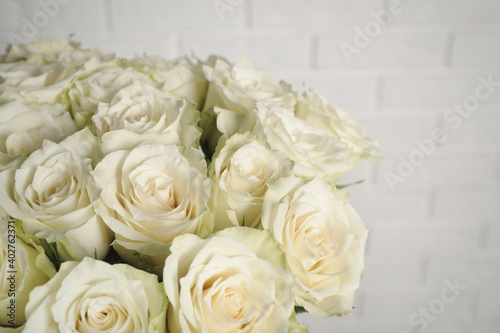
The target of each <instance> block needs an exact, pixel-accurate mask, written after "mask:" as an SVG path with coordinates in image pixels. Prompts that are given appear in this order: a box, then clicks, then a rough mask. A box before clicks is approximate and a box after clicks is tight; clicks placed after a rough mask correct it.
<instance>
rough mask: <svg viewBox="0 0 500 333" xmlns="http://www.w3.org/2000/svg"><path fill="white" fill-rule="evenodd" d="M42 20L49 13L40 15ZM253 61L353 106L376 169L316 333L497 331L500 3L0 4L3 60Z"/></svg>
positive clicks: (370, 171) (313, 327)
mask: <svg viewBox="0 0 500 333" xmlns="http://www.w3.org/2000/svg"><path fill="white" fill-rule="evenodd" d="M44 13H45V14H44ZM70 33H74V34H75V35H74V39H75V40H79V41H81V42H82V44H83V46H84V47H100V48H102V49H104V50H105V51H110V52H116V53H117V54H118V55H120V56H132V55H133V54H134V53H142V52H146V53H151V54H158V55H162V56H164V57H174V56H179V55H182V54H184V53H190V52H194V53H195V54H196V55H197V56H199V57H201V58H204V57H205V56H207V55H208V54H210V53H219V54H222V55H224V56H226V57H227V58H228V59H230V60H232V61H234V60H237V59H238V58H240V57H243V56H246V57H248V58H249V59H250V60H251V61H252V62H253V63H254V64H255V65H256V66H258V67H260V68H262V69H267V70H270V71H271V72H272V73H273V74H274V75H275V77H276V78H279V79H284V80H286V81H289V82H290V83H292V84H293V86H294V88H295V89H300V88H301V86H302V82H306V83H307V84H308V86H311V87H315V88H317V89H318V90H319V91H320V92H322V93H323V94H324V95H326V96H327V97H328V98H329V99H330V100H331V101H332V102H333V103H334V104H337V105H339V106H342V107H344V108H345V109H347V110H349V111H350V113H351V115H352V116H353V117H355V118H356V119H358V120H359V121H360V122H362V123H363V124H364V125H365V126H366V128H367V131H368V133H369V134H370V136H372V137H373V138H376V139H377V140H379V142H380V145H381V149H382V152H383V153H384V155H385V159H384V160H383V161H381V162H380V163H379V164H378V165H370V164H368V163H367V164H362V165H361V166H360V167H358V168H357V169H356V170H354V171H353V172H351V174H349V175H348V176H347V179H346V182H347V181H355V180H359V179H364V180H365V182H364V183H363V184H361V185H357V186H353V187H351V188H350V190H349V191H350V193H351V201H352V203H353V205H354V206H355V207H356V208H357V210H358V212H359V213H360V215H361V216H362V217H363V219H364V221H365V223H366V225H367V226H368V227H369V228H370V229H371V234H370V237H369V242H368V247H367V256H366V269H365V275H366V277H365V278H364V279H363V280H362V285H361V288H360V290H359V292H358V294H357V296H356V302H355V306H356V310H355V311H353V312H352V313H351V314H349V315H348V316H347V317H345V318H327V319H316V318H312V317H309V316H307V315H302V316H300V321H301V322H303V323H307V325H308V327H309V328H310V331H311V332H343V333H349V332H375V333H377V332H381V333H382V332H383V333H388V332H389V333H392V332H394V333H403V332H408V333H410V332H429V333H430V332H439V333H448V332H450V333H451V332H453V333H460V332H480V333H488V332H491V333H493V332H499V331H500V315H499V313H500V285H499V283H498V279H499V274H500V186H499V185H500V1H498V0H475V1H468V0H419V1H416V0H413V1H412V0H399V1H398V0H391V1H389V0H387V1H386V0H356V1H341V0H333V1H326V0H325V1H320V0H307V1H305V0H286V1H285V0H274V1H269V0H267V1H266V0H205V1H201V0H198V1H196V0H184V1H182V2H181V1H173V0H172V1H159V0H151V1H147V2H146V1H137V0H107V1H96V0H86V1H80V0H64V1H63V0H57V1H56V0H39V1H27V0H0V48H1V49H3V48H4V47H5V46H7V44H8V43H9V41H12V40H13V41H17V40H16V39H20V40H22V39H28V40H31V39H33V38H37V37H67V36H68V34H70Z"/></svg>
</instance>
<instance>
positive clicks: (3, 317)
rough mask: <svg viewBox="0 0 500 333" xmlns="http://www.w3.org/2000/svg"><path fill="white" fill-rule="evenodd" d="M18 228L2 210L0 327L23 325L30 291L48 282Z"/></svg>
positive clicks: (0, 217)
mask: <svg viewBox="0 0 500 333" xmlns="http://www.w3.org/2000/svg"><path fill="white" fill-rule="evenodd" d="M16 229H17V228H16V227H15V224H14V221H9V216H8V215H7V213H6V212H5V211H4V210H3V209H2V208H1V207H0V235H1V237H0V326H19V325H22V324H24V322H25V321H26V317H25V314H24V308H25V306H26V303H28V296H29V294H30V292H31V290H33V288H35V287H36V286H39V285H42V284H44V283H45V282H47V281H48V280H49V275H48V274H47V271H46V270H44V269H43V267H41V266H40V265H39V262H38V261H39V260H40V258H38V256H39V254H38V252H37V251H36V250H35V249H33V248H32V247H30V246H29V245H27V244H26V243H24V242H23V241H22V240H20V239H19V238H17V237H16ZM0 330H1V329H0Z"/></svg>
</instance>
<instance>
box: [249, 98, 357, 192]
mask: <svg viewBox="0 0 500 333" xmlns="http://www.w3.org/2000/svg"><path fill="white" fill-rule="evenodd" d="M256 114H257V117H258V126H261V127H262V130H260V129H258V127H256V129H257V133H258V132H260V131H263V132H264V135H265V138H266V139H267V141H268V142H269V145H270V146H271V147H272V148H273V149H276V150H279V151H281V152H282V153H283V154H285V155H286V156H287V157H288V158H289V159H291V160H292V161H294V162H295V168H294V171H295V175H297V176H300V177H306V178H313V177H316V176H319V177H321V178H323V179H325V180H326V181H328V182H331V183H335V182H337V181H338V180H339V179H340V178H342V176H343V175H344V172H345V171H346V170H347V168H348V166H347V160H346V151H347V147H348V145H347V144H346V143H345V142H342V141H340V140H338V139H337V138H335V137H333V136H332V135H330V134H329V133H328V132H327V131H326V130H325V129H323V128H321V127H319V126H315V125H312V124H310V123H308V122H305V121H303V120H302V119H299V118H297V117H295V116H294V115H293V114H290V113H289V112H288V110H284V109H281V108H278V107H270V108H268V107H264V106H262V105H259V106H258V107H257V110H256Z"/></svg>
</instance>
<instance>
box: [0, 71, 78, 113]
mask: <svg viewBox="0 0 500 333" xmlns="http://www.w3.org/2000/svg"><path fill="white" fill-rule="evenodd" d="M76 73H77V71H76V70H74V69H72V68H67V67H65V66H64V65H63V64H62V63H60V62H55V63H52V64H47V65H40V64H37V63H28V62H15V63H5V64H0V104H3V103H6V102H9V101H11V100H13V99H17V100H21V101H24V102H26V103H31V102H34V103H38V104H55V103H60V102H62V95H63V94H64V92H65V90H66V89H67V88H68V87H69V86H70V85H71V81H72V80H73V79H74V78H75V75H76Z"/></svg>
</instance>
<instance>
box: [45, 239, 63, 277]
mask: <svg viewBox="0 0 500 333" xmlns="http://www.w3.org/2000/svg"><path fill="white" fill-rule="evenodd" d="M40 243H41V244H42V248H43V250H44V251H45V254H46V255H47V257H49V259H50V261H51V262H52V264H53V265H54V267H55V268H56V270H57V271H58V270H59V267H60V266H61V256H60V255H59V251H58V250H57V243H56V242H52V243H49V242H47V240H46V239H45V238H40Z"/></svg>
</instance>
